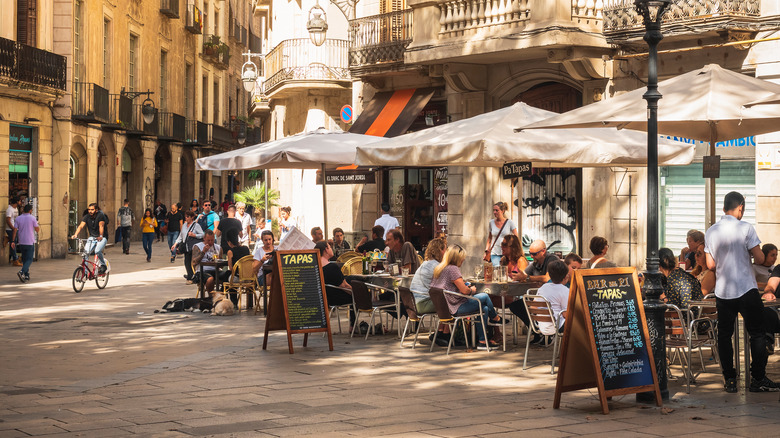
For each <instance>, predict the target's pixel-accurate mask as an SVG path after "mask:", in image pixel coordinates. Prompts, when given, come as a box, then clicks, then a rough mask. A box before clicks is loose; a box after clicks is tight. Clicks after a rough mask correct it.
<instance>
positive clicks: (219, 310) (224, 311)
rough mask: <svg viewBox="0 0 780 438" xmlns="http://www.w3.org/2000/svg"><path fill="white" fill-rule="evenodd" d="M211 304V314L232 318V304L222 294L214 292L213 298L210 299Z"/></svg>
mask: <svg viewBox="0 0 780 438" xmlns="http://www.w3.org/2000/svg"><path fill="white" fill-rule="evenodd" d="M211 302H212V304H213V305H214V309H213V314H214V315H217V316H232V315H233V313H234V311H233V302H232V301H230V299H228V297H226V296H225V294H223V293H222V292H214V296H213V297H212V298H211Z"/></svg>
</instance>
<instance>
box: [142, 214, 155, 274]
mask: <svg viewBox="0 0 780 438" xmlns="http://www.w3.org/2000/svg"><path fill="white" fill-rule="evenodd" d="M155 228H157V219H155V218H154V216H153V215H152V209H151V208H147V209H146V210H145V211H144V217H143V219H141V233H143V234H142V236H143V237H142V239H143V245H144V251H146V261H147V263H151V261H152V244H153V243H154V233H155V232H154V230H155Z"/></svg>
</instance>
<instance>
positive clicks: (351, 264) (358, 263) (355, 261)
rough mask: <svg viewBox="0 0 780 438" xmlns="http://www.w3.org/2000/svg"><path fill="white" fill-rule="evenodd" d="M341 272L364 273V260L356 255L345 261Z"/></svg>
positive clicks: (345, 273)
mask: <svg viewBox="0 0 780 438" xmlns="http://www.w3.org/2000/svg"><path fill="white" fill-rule="evenodd" d="M341 273H342V274H344V275H361V274H363V260H362V258H360V257H355V258H351V259H349V260H347V261H346V262H344V266H342V267H341Z"/></svg>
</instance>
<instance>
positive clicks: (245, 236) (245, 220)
mask: <svg viewBox="0 0 780 438" xmlns="http://www.w3.org/2000/svg"><path fill="white" fill-rule="evenodd" d="M236 219H238V220H239V221H241V233H239V235H238V243H240V244H241V245H245V244H246V243H247V242H249V233H250V232H249V231H247V228H249V226H250V225H251V224H252V219H251V218H250V217H249V215H248V214H245V215H243V216H239V214H238V213H236Z"/></svg>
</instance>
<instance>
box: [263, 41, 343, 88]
mask: <svg viewBox="0 0 780 438" xmlns="http://www.w3.org/2000/svg"><path fill="white" fill-rule="evenodd" d="M348 48H349V41H346V40H325V43H324V44H323V45H321V46H319V47H317V46H315V45H314V43H312V42H311V40H310V39H309V38H298V39H291V40H285V41H282V42H281V43H279V44H278V45H277V46H276V47H274V48H273V49H272V50H271V51H270V52H269V53H268V55H266V57H265V59H264V61H263V64H264V69H263V71H264V72H267V75H268V76H267V79H266V82H265V92H266V93H271V92H273V90H274V89H275V88H276V87H278V86H280V85H281V84H282V83H284V82H285V81H292V80H317V81H349V80H350V75H349V68H348V64H347V59H348V58H347V55H348Z"/></svg>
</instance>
